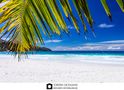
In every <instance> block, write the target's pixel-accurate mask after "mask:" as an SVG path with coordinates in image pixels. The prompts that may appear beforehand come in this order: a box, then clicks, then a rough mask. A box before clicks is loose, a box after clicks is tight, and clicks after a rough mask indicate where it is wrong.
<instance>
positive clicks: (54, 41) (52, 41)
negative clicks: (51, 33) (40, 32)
mask: <svg viewBox="0 0 124 90" xmlns="http://www.w3.org/2000/svg"><path fill="white" fill-rule="evenodd" d="M59 42H62V40H46V41H45V43H59Z"/></svg>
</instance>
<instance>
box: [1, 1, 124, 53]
mask: <svg viewBox="0 0 124 90" xmlns="http://www.w3.org/2000/svg"><path fill="white" fill-rule="evenodd" d="M100 1H101V3H102V5H103V7H104V9H105V11H106V14H107V15H108V17H109V18H110V20H111V12H110V9H109V6H108V4H107V0H100ZM115 1H116V2H117V3H118V5H119V7H120V8H121V10H122V11H123V12H124V0H115ZM72 2H73V4H74V7H75V8H76V10H77V12H78V15H79V18H80V20H81V22H82V24H83V28H84V32H87V26H86V24H85V23H86V21H84V19H85V18H86V20H87V22H88V23H89V25H90V27H91V31H93V23H94V21H93V19H92V16H91V14H90V10H89V8H88V3H87V2H86V0H72ZM0 3H1V4H4V5H1V6H0V24H2V23H3V24H4V25H3V26H2V27H1V28H0V33H1V37H0V38H3V37H5V38H6V39H8V41H7V42H9V44H8V47H9V48H10V49H11V51H15V52H17V53H25V52H26V51H29V50H30V48H31V47H34V46H35V45H37V44H36V41H37V40H38V41H40V42H41V44H43V43H44V41H43V38H42V34H41V33H43V34H44V35H46V36H48V37H50V38H51V35H53V34H57V35H61V32H66V33H67V34H68V33H69V30H68V28H67V24H66V22H65V19H64V18H63V14H62V11H61V10H60V8H59V6H61V8H62V10H63V12H64V14H65V16H66V18H67V19H68V20H69V21H70V22H72V23H73V25H74V27H75V29H76V31H77V33H80V29H79V26H78V23H77V20H76V17H75V15H74V13H73V12H72V6H71V5H70V1H69V0H0ZM58 4H59V6H58Z"/></svg>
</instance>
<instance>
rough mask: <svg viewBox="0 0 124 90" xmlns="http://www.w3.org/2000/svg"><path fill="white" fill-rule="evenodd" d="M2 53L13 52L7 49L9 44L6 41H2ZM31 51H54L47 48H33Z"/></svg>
mask: <svg viewBox="0 0 124 90" xmlns="http://www.w3.org/2000/svg"><path fill="white" fill-rule="evenodd" d="M0 51H11V50H10V49H9V48H7V42H6V41H5V40H2V39H0ZM30 51H52V50H51V49H49V48H47V47H39V46H36V47H32V48H31V49H30Z"/></svg>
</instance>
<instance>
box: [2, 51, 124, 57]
mask: <svg viewBox="0 0 124 90" xmlns="http://www.w3.org/2000/svg"><path fill="white" fill-rule="evenodd" d="M0 54H13V53H10V52H0ZM27 54H29V55H30V54H33V55H86V56H97V55H98V56H106V55H107V56H124V51H33V52H28V53H27Z"/></svg>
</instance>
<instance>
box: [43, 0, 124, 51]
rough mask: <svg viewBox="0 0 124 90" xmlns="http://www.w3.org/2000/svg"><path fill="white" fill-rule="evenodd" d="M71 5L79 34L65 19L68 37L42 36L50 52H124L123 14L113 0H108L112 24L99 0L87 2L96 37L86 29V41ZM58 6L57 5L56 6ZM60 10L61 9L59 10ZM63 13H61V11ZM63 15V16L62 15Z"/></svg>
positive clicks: (88, 0)
mask: <svg viewBox="0 0 124 90" xmlns="http://www.w3.org/2000/svg"><path fill="white" fill-rule="evenodd" d="M69 1H70V3H71V7H72V11H73V13H74V15H75V17H76V19H77V21H78V24H79V26H80V30H81V33H80V35H79V34H77V33H76V30H75V28H74V26H73V25H72V23H70V22H69V21H68V20H67V19H66V17H65V16H64V19H65V21H66V23H67V25H68V29H69V31H70V32H71V33H70V35H67V34H65V33H62V35H61V37H60V36H53V37H52V39H51V40H50V39H49V38H48V37H46V36H44V37H43V38H44V41H45V45H41V46H45V47H48V48H51V49H52V50H64V51H65V50H119V51H120V50H124V13H122V11H121V9H120V8H119V6H118V4H117V3H116V2H115V0H108V4H109V6H110V10H111V13H112V22H111V21H110V20H109V18H108V17H107V15H106V13H105V11H104V9H103V7H102V5H101V3H100V0H87V2H88V5H89V8H90V12H91V15H92V18H93V20H94V22H95V23H94V30H95V33H96V37H94V36H93V34H92V32H91V31H90V30H91V29H90V27H89V25H88V23H86V24H87V28H88V31H89V33H88V39H87V40H86V39H85V38H84V34H83V26H82V24H81V21H80V19H79V17H78V14H77V12H76V10H75V8H74V6H73V4H72V0H69ZM58 5H59V4H58ZM59 7H60V8H59V9H61V6H59ZM61 10H62V9H61ZM62 12H63V11H62ZM62 14H63V13H62ZM63 15H64V14H63Z"/></svg>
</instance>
